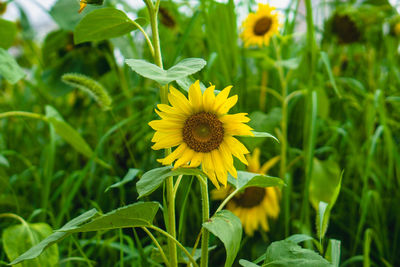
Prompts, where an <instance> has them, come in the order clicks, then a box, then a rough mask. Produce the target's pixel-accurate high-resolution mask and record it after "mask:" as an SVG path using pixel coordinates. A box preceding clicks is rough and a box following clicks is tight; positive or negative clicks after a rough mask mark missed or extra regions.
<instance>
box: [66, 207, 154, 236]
mask: <svg viewBox="0 0 400 267" xmlns="http://www.w3.org/2000/svg"><path fill="white" fill-rule="evenodd" d="M159 207H160V204H159V203H157V202H139V203H134V204H131V205H128V206H124V207H122V208H119V209H116V210H113V211H111V212H109V213H106V214H104V215H101V216H99V217H97V218H95V219H93V220H92V221H91V222H88V223H86V224H84V225H82V226H72V227H69V228H64V227H63V228H62V229H60V230H58V231H63V232H69V233H78V232H92V231H104V230H111V229H119V228H131V227H140V226H149V225H151V224H152V222H153V220H154V217H155V216H156V213H157V211H158V208H159Z"/></svg>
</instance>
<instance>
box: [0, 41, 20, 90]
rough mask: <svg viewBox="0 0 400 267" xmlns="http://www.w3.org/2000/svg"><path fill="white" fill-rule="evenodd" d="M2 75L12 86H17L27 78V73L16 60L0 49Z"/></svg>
mask: <svg viewBox="0 0 400 267" xmlns="http://www.w3.org/2000/svg"><path fill="white" fill-rule="evenodd" d="M0 75H1V76H3V77H4V78H5V79H6V80H7V81H9V82H10V83H11V84H15V83H16V82H18V81H19V80H21V79H22V78H23V77H24V76H25V72H24V71H23V70H22V69H21V68H20V67H19V66H18V64H17V62H16V61H15V59H14V58H13V57H12V56H11V55H10V54H8V52H7V51H6V50H4V49H3V48H0Z"/></svg>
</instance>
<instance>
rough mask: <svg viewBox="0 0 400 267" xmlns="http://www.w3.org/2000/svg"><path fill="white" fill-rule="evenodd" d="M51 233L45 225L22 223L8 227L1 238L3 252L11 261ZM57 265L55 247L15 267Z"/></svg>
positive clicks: (48, 266)
mask: <svg viewBox="0 0 400 267" xmlns="http://www.w3.org/2000/svg"><path fill="white" fill-rule="evenodd" d="M52 233H53V229H51V227H50V226H49V225H48V224H45V223H34V224H30V223H24V224H19V225H14V226H11V227H8V228H7V229H5V230H4V232H3V236H2V239H3V247H4V251H5V252H6V254H7V257H8V258H9V259H10V260H13V259H15V258H17V257H18V255H20V254H21V253H23V252H24V251H26V250H27V249H29V248H30V247H32V246H34V245H36V244H37V243H39V240H41V239H43V238H45V237H46V236H48V235H51V234H52ZM57 263H58V247H57V245H55V246H52V247H51V248H50V249H49V250H47V251H46V252H45V253H43V255H41V256H40V257H38V258H37V259H35V260H30V261H28V262H24V263H22V264H18V265H17V267H24V266H26V267H52V266H55V265H56V264H57Z"/></svg>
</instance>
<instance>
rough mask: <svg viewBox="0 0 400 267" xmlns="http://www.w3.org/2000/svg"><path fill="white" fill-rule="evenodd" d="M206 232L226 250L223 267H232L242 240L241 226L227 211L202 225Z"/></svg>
mask: <svg viewBox="0 0 400 267" xmlns="http://www.w3.org/2000/svg"><path fill="white" fill-rule="evenodd" d="M203 227H205V228H206V229H207V230H208V231H210V232H211V233H213V234H214V235H215V236H216V237H218V238H219V239H220V240H221V241H222V243H224V246H225V250H226V260H225V267H226V266H232V264H233V261H234V260H235V258H236V255H237V253H238V251H239V248H240V241H241V240H242V224H241V223H240V220H239V218H238V217H236V215H234V214H233V213H232V212H230V211H228V210H222V211H219V212H217V213H216V214H215V215H214V216H213V217H212V218H210V220H209V221H208V222H205V223H203Z"/></svg>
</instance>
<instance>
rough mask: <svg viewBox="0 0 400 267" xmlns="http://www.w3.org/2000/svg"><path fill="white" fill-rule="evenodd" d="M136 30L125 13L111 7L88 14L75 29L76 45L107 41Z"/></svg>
mask: <svg viewBox="0 0 400 267" xmlns="http://www.w3.org/2000/svg"><path fill="white" fill-rule="evenodd" d="M135 29H136V26H135V25H134V24H133V22H132V20H131V19H130V18H128V16H127V15H126V14H125V13H124V12H123V11H121V10H118V9H115V8H111V7H108V8H102V9H97V10H94V11H92V12H90V13H89V14H87V15H86V16H85V17H84V18H83V19H82V20H81V21H80V22H79V24H78V25H77V26H76V27H75V30H74V43H75V44H80V43H84V42H90V41H101V40H106V39H110V38H114V37H118V36H121V35H124V34H127V33H129V32H131V31H133V30H135Z"/></svg>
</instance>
